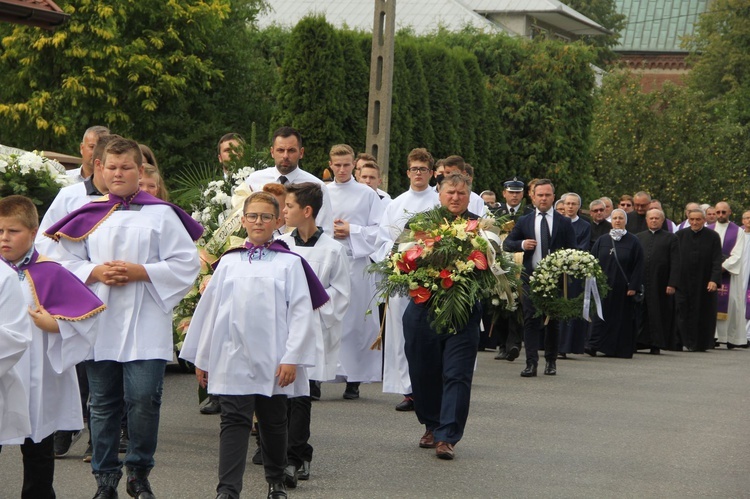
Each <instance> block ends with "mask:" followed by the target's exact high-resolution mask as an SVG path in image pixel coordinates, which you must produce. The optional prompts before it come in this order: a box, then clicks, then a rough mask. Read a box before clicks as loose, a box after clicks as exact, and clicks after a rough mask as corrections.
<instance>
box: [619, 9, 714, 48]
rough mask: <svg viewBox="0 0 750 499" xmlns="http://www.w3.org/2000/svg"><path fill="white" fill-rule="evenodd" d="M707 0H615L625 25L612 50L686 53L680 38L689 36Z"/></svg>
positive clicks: (703, 10)
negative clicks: (617, 42)
mask: <svg viewBox="0 0 750 499" xmlns="http://www.w3.org/2000/svg"><path fill="white" fill-rule="evenodd" d="M709 2H710V0H616V5H617V11H618V12H619V13H621V14H624V15H625V17H626V19H627V23H628V24H627V26H626V27H625V30H624V31H623V32H622V34H621V36H620V43H619V45H617V46H616V47H615V48H614V50H615V51H616V52H684V53H686V52H688V51H687V50H685V49H684V48H682V46H681V45H682V38H683V37H684V36H686V35H692V34H693V33H694V31H695V24H696V23H697V21H698V17H699V16H700V15H701V14H702V13H704V12H706V10H707V8H708V4H709Z"/></svg>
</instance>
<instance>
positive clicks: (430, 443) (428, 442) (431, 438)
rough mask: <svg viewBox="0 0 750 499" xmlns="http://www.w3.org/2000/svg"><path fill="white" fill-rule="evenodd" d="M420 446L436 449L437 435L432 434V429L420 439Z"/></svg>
mask: <svg viewBox="0 0 750 499" xmlns="http://www.w3.org/2000/svg"><path fill="white" fill-rule="evenodd" d="M419 446H420V447H421V448H423V449H434V448H435V435H433V434H432V430H427V431H426V432H424V435H422V438H420V439H419Z"/></svg>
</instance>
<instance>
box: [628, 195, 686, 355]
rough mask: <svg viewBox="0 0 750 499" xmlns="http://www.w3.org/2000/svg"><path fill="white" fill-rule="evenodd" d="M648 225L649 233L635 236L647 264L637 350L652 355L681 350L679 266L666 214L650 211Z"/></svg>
mask: <svg viewBox="0 0 750 499" xmlns="http://www.w3.org/2000/svg"><path fill="white" fill-rule="evenodd" d="M646 223H647V224H648V230H646V231H644V232H641V233H639V234H638V235H637V236H636V237H637V238H638V239H639V240H640V241H641V246H643V255H644V263H645V265H644V272H643V276H644V281H643V282H644V285H645V299H644V301H643V310H642V312H643V315H642V319H643V322H642V323H641V328H640V330H639V331H638V333H637V334H638V336H637V338H636V348H637V349H639V350H640V349H645V348H648V349H650V353H652V354H659V353H660V349H662V348H665V349H669V350H677V349H680V350H681V349H682V346H680V347H679V348H678V347H677V344H678V341H677V337H676V335H675V332H676V331H675V307H674V294H675V290H676V289H677V276H678V268H679V264H680V249H679V244H678V242H677V236H675V235H674V234H672V233H671V232H669V231H666V230H664V229H662V225H663V223H664V213H663V212H662V211H661V210H657V209H651V210H649V211H648V213H647V214H646Z"/></svg>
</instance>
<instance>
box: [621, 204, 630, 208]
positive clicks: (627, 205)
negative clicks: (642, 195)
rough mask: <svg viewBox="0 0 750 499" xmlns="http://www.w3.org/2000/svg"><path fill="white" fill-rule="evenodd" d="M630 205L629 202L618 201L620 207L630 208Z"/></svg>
mask: <svg viewBox="0 0 750 499" xmlns="http://www.w3.org/2000/svg"><path fill="white" fill-rule="evenodd" d="M631 206H633V205H632V204H630V203H620V208H630V207H631Z"/></svg>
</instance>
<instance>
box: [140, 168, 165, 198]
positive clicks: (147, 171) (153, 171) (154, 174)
mask: <svg viewBox="0 0 750 499" xmlns="http://www.w3.org/2000/svg"><path fill="white" fill-rule="evenodd" d="M143 176H144V177H149V178H153V179H156V197H157V198H159V199H161V200H162V201H169V192H167V188H166V187H165V186H164V179H162V178H161V173H160V172H159V168H157V167H156V166H154V165H152V164H150V163H143Z"/></svg>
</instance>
